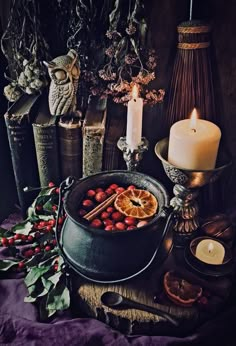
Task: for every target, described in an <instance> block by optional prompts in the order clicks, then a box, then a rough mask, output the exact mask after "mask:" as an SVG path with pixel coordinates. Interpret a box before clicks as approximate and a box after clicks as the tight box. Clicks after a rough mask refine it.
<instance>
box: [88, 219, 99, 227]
mask: <svg viewBox="0 0 236 346" xmlns="http://www.w3.org/2000/svg"><path fill="white" fill-rule="evenodd" d="M90 226H91V227H94V228H101V227H102V221H101V220H99V219H94V220H93V221H92V222H91V223H90Z"/></svg>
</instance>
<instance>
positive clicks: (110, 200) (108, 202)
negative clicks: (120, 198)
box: [84, 193, 117, 221]
mask: <svg viewBox="0 0 236 346" xmlns="http://www.w3.org/2000/svg"><path fill="white" fill-rule="evenodd" d="M116 197H117V193H114V194H113V195H111V196H110V197H109V198H107V199H106V200H105V201H103V202H102V203H100V204H99V205H97V206H96V207H95V208H94V209H93V210H91V211H90V212H89V213H87V214H86V215H84V218H85V219H86V220H88V221H92V220H93V219H94V218H95V217H96V216H97V215H99V214H100V213H101V212H102V211H103V210H105V209H106V208H107V207H109V206H110V205H111V204H112V203H113V202H114V200H115V199H116Z"/></svg>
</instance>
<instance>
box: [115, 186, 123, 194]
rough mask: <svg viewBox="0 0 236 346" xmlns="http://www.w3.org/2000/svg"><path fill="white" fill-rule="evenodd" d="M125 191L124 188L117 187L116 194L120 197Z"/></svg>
mask: <svg viewBox="0 0 236 346" xmlns="http://www.w3.org/2000/svg"><path fill="white" fill-rule="evenodd" d="M124 191H125V189H124V188H123V187H117V189H116V193H117V194H118V195H119V194H120V193H122V192H124Z"/></svg>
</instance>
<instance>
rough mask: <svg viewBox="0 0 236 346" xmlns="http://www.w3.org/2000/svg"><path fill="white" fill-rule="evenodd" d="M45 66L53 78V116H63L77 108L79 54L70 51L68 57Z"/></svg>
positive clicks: (51, 85) (51, 94) (50, 104)
mask: <svg viewBox="0 0 236 346" xmlns="http://www.w3.org/2000/svg"><path fill="white" fill-rule="evenodd" d="M44 64H45V65H46V66H47V68H48V73H49V76H50V78H51V84H50V88H49V108H50V112H51V114H52V115H63V114H66V113H69V112H72V111H74V110H75V108H76V92H77V89H78V82H79V76H80V68H79V61H78V55H77V52H76V51H75V50H74V49H70V50H69V52H68V53H67V55H62V56H58V57H57V58H55V59H53V60H52V61H49V62H46V61H44Z"/></svg>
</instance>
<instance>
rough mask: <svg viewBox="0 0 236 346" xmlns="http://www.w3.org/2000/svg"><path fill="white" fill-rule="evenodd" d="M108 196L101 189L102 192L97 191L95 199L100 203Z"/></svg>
mask: <svg viewBox="0 0 236 346" xmlns="http://www.w3.org/2000/svg"><path fill="white" fill-rule="evenodd" d="M106 198H107V195H106V193H105V192H103V191H100V192H98V193H96V195H95V199H96V201H97V202H98V203H102V202H104V201H105V199H106Z"/></svg>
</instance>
